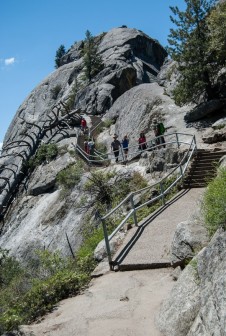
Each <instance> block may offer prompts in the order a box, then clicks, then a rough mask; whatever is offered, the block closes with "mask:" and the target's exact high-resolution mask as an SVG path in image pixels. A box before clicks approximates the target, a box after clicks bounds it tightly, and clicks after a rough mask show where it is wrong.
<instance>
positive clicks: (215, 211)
mask: <svg viewBox="0 0 226 336" xmlns="http://www.w3.org/2000/svg"><path fill="white" fill-rule="evenodd" d="M202 210H203V215H204V220H205V226H206V228H207V230H208V232H209V234H210V236H212V235H213V234H214V233H215V232H216V230H217V229H218V228H219V227H222V228H223V229H224V230H225V229H226V169H225V168H223V169H220V170H219V174H218V176H217V177H216V178H215V179H214V180H212V181H211V182H210V183H209V184H208V187H207V189H206V191H205V193H204V197H203V204H202Z"/></svg>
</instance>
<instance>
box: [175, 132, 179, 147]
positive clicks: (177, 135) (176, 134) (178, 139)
mask: <svg viewBox="0 0 226 336" xmlns="http://www.w3.org/2000/svg"><path fill="white" fill-rule="evenodd" d="M176 140H177V148H180V143H179V139H178V134H177V133H176Z"/></svg>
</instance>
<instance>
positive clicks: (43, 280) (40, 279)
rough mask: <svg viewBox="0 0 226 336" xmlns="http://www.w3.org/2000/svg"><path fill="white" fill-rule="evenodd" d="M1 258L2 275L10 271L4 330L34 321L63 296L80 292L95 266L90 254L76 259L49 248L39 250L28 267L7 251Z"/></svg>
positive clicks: (4, 291) (1, 302) (3, 291)
mask: <svg viewBox="0 0 226 336" xmlns="http://www.w3.org/2000/svg"><path fill="white" fill-rule="evenodd" d="M1 260H2V261H3V262H2V263H1V278H2V279H3V275H7V276H4V278H5V279H7V281H4V282H3V281H2V282H1V284H0V312H1V314H0V333H1V334H2V333H3V332H5V331H10V330H13V329H17V327H18V326H19V325H20V324H24V323H30V322H32V321H34V320H35V319H37V318H38V317H40V316H42V315H43V314H45V313H46V312H48V311H51V310H52V308H53V307H54V305H55V304H56V303H57V302H59V301H60V300H62V299H65V298H67V297H69V296H72V295H75V294H77V293H78V292H79V290H80V289H82V288H83V287H84V286H85V285H86V284H87V283H88V281H89V280H90V272H91V270H92V267H95V266H94V264H93V263H92V262H91V258H90V257H88V256H85V257H84V260H83V258H82V257H80V258H77V261H75V260H74V259H71V258H62V257H61V256H60V254H59V252H56V253H50V252H49V251H47V250H45V251H37V256H36V259H35V260H34V261H32V262H31V263H30V264H28V265H27V267H26V269H25V268H22V266H21V265H19V263H18V262H17V261H16V260H15V259H14V258H11V257H9V256H8V252H7V251H4V256H3V258H2V259H1ZM89 261H90V265H89V264H88V262H89ZM10 265H11V269H10V268H9V266H10Z"/></svg>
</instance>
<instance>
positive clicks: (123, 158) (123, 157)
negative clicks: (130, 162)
mask: <svg viewBox="0 0 226 336" xmlns="http://www.w3.org/2000/svg"><path fill="white" fill-rule="evenodd" d="M120 149H121V152H122V161H123V162H124V161H125V155H124V150H123V148H122V145H121V146H120Z"/></svg>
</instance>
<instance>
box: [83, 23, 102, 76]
mask: <svg viewBox="0 0 226 336" xmlns="http://www.w3.org/2000/svg"><path fill="white" fill-rule="evenodd" d="M83 55H84V59H83V64H84V75H85V78H86V79H88V82H90V81H91V79H92V78H93V77H95V75H96V74H98V72H99V71H100V70H101V69H102V68H103V63H102V59H101V56H100V55H99V54H98V51H97V44H96V43H95V40H94V37H93V36H92V34H91V33H90V31H89V30H87V31H86V38H85V41H84V48H83Z"/></svg>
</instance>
